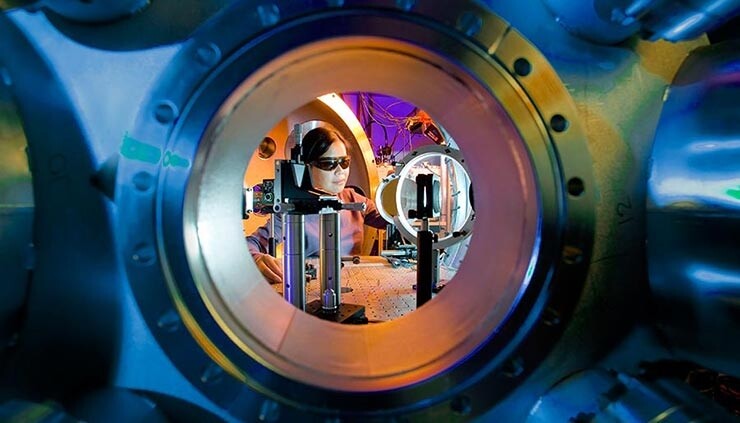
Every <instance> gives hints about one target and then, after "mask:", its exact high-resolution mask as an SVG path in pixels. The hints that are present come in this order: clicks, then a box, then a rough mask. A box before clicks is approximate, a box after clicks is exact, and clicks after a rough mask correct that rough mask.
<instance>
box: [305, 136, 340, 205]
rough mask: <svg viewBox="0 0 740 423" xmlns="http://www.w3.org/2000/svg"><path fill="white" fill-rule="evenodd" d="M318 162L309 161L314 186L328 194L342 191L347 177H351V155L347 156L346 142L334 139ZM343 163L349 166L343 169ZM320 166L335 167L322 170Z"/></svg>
mask: <svg viewBox="0 0 740 423" xmlns="http://www.w3.org/2000/svg"><path fill="white" fill-rule="evenodd" d="M340 159H346V160H340ZM316 162H318V163H316ZM316 162H315V163H309V165H310V166H309V168H310V169H311V182H312V184H313V187H314V188H316V189H318V190H321V191H323V192H326V193H327V194H338V193H340V192H341V191H342V190H343V189H344V186H345V185H346V184H347V178H348V177H349V157H347V148H346V147H345V146H344V144H343V143H342V142H341V141H334V142H333V143H331V145H330V146H329V149H328V150H326V153H324V154H323V155H321V157H319V158H318V160H316ZM342 165H345V166H346V167H347V168H346V169H342ZM318 166H322V167H324V168H328V167H333V169H330V170H322V169H320V168H319V167H318Z"/></svg>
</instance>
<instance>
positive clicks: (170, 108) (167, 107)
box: [154, 100, 179, 123]
mask: <svg viewBox="0 0 740 423" xmlns="http://www.w3.org/2000/svg"><path fill="white" fill-rule="evenodd" d="M178 113H179V112H178V110H177V106H175V103H173V102H171V101H169V100H164V101H160V102H159V104H157V106H156V107H155V108H154V117H155V118H156V119H157V122H159V123H170V122H172V121H173V120H175V119H177V116H178Z"/></svg>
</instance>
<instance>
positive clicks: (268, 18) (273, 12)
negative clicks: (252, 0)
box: [257, 3, 280, 26]
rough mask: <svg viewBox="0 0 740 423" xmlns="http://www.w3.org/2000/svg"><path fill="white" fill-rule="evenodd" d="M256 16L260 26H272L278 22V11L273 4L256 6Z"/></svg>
mask: <svg viewBox="0 0 740 423" xmlns="http://www.w3.org/2000/svg"><path fill="white" fill-rule="evenodd" d="M257 16H259V19H260V23H261V24H262V26H272V25H275V24H276V23H278V22H279V21H280V9H279V8H278V6H277V5H276V4H274V3H270V4H261V5H259V6H257Z"/></svg>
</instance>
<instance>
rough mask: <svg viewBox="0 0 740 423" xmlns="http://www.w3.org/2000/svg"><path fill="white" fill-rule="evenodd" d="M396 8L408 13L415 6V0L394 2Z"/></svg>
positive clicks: (397, 0)
mask: <svg viewBox="0 0 740 423" xmlns="http://www.w3.org/2000/svg"><path fill="white" fill-rule="evenodd" d="M396 6H397V7H398V8H399V9H401V10H405V11H407V12H408V11H409V10H411V9H413V8H414V6H416V0H396Z"/></svg>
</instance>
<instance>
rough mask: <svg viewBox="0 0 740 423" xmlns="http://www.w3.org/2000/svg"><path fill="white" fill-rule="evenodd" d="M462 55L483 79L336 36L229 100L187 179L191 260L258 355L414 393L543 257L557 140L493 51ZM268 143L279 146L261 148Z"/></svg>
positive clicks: (455, 361)
mask: <svg viewBox="0 0 740 423" xmlns="http://www.w3.org/2000/svg"><path fill="white" fill-rule="evenodd" d="M452 53H453V52H450V54H452ZM465 58H466V60H468V61H470V63H468V65H469V67H470V68H471V69H475V70H476V72H477V74H476V75H477V76H473V75H471V73H469V72H468V71H466V70H465V69H463V68H460V67H458V66H456V65H454V64H453V63H452V62H450V60H449V59H447V58H445V57H443V56H440V55H438V54H436V53H434V52H432V51H430V50H426V49H422V48H419V47H416V46H414V45H413V44H408V43H403V42H398V41H393V40H390V39H380V38H354V37H348V38H341V39H331V40H326V41H321V42H316V43H312V44H310V45H306V46H303V47H300V48H295V49H293V50H290V51H288V52H286V53H284V54H282V55H281V56H279V57H278V58H276V59H274V60H272V61H270V62H269V63H266V64H264V65H263V66H262V67H261V68H260V69H258V70H257V71H255V72H254V73H252V74H250V76H249V77H247V78H246V79H245V80H244V81H243V83H242V84H241V85H240V86H239V87H237V89H235V90H233V91H232V92H231V94H230V95H229V97H228V98H227V99H226V101H225V102H223V103H222V104H221V105H220V107H219V111H218V112H217V113H215V114H214V115H213V116H214V117H213V119H212V121H211V122H210V123H209V129H208V130H207V131H206V132H205V136H204V137H203V138H202V139H201V142H200V145H199V149H198V156H197V157H196V158H195V159H194V161H195V162H196V163H198V165H197V168H196V169H195V170H194V172H193V175H191V177H190V179H189V182H188V193H187V195H186V201H185V206H184V210H185V220H186V221H189V222H193V223H194V224H192V225H188V226H186V227H185V240H186V247H187V251H188V265H189V268H190V269H191V271H192V272H193V275H194V282H195V284H196V286H197V289H198V292H199V294H200V298H201V299H202V300H203V301H204V302H205V303H206V305H207V307H208V308H209V311H210V313H211V315H212V316H213V317H214V318H215V319H216V321H217V322H218V324H219V327H220V328H221V329H222V330H223V331H224V333H226V334H227V335H228V336H229V338H230V339H231V340H232V341H233V342H234V344H235V345H237V346H238V347H239V349H240V350H241V351H243V352H244V353H246V354H247V355H248V356H249V357H250V358H251V359H253V360H255V361H256V362H258V363H261V365H264V366H265V367H266V368H268V369H270V371H274V372H276V373H278V374H280V375H283V376H285V377H286V378H287V379H288V380H293V381H299V382H300V383H304V384H308V385H311V386H319V387H324V388H328V389H332V390H338V391H352V392H371V391H372V392H377V391H385V390H390V389H397V388H402V387H408V386H412V385H414V384H416V383H418V382H419V381H424V380H427V379H430V378H432V377H433V376H436V375H439V374H440V372H443V371H445V370H447V369H451V368H453V367H455V366H457V365H459V364H460V363H461V362H463V361H464V360H466V358H467V357H470V356H471V354H473V352H474V351H476V350H477V349H479V347H480V346H481V345H482V343H484V342H485V341H486V340H488V339H490V338H491V335H492V334H493V333H495V331H496V330H497V328H498V327H499V325H501V324H502V323H503V322H504V321H505V319H506V317H507V316H508V315H509V314H510V312H511V310H513V309H514V307H515V306H516V304H517V302H518V300H519V298H520V295H521V293H522V292H523V291H524V290H525V289H526V288H527V286H528V282H529V280H530V278H531V275H532V274H533V268H534V267H535V265H536V264H537V258H538V248H539V244H540V228H541V226H540V221H541V211H542V210H541V207H540V206H541V204H542V203H541V201H540V192H539V191H538V189H537V184H538V182H537V178H538V175H541V174H549V173H548V172H547V171H546V170H543V172H542V173H540V172H535V170H534V164H533V159H532V158H531V157H532V156H531V155H530V154H532V155H533V156H534V157H535V159H534V160H539V161H542V162H543V163H545V164H547V163H548V156H546V155H547V149H546V148H543V146H545V145H546V143H547V139H546V134H545V133H543V132H542V131H541V130H540V129H541V125H540V123H539V122H538V121H537V120H533V119H532V116H533V115H532V113H531V111H532V108H531V104H530V103H528V100H527V99H526V98H523V97H520V96H518V94H517V92H518V91H516V90H515V88H514V87H512V85H511V84H510V80H509V79H507V78H505V77H504V76H503V75H505V73H503V71H501V69H499V68H498V67H497V66H496V65H495V63H492V62H490V61H489V60H488V59H486V58H485V57H479V56H474V55H473V56H468V55H466V56H465ZM377 63H383V66H375V65H374V64H377ZM359 74H362V75H363V78H359V79H358V78H357V75H359ZM418 75H424V79H423V80H422V79H420V78H418ZM284 81H290V82H291V85H290V89H289V90H287V89H285V83H284ZM492 93H497V94H496V95H493V94H492ZM499 96H500V97H502V98H507V99H510V100H509V101H508V102H507V103H506V105H504V104H503V103H501V102H500V101H499ZM452 104H454V105H455V107H450V105H452ZM314 131H317V132H314ZM321 132H323V135H321V134H320V133H321ZM312 133H313V135H312ZM265 137H269V138H272V139H273V140H274V141H275V142H276V148H275V154H274V155H273V156H272V157H271V158H270V159H268V160H261V159H260V158H259V153H258V146H259V144H260V142H261V141H262V140H263V139H264V138H265ZM310 138H314V139H313V140H310ZM335 138H337V139H341V140H342V141H340V142H339V143H335V142H333V140H334V139H335ZM322 139H323V140H324V141H321V140H322ZM296 140H300V145H301V147H300V149H297V150H296V149H294V148H293V147H294V146H295V145H297V144H298V143H297V142H296ZM329 141H332V142H329ZM530 144H531V146H530ZM294 151H295V153H294ZM543 155H544V156H543ZM420 176H421V178H419V177H420ZM278 177H279V178H278ZM417 178H418V179H417ZM277 179H280V182H279V183H278V182H277ZM393 179H395V180H396V182H393ZM393 185H395V187H394V186H393ZM473 185H475V186H474V187H473ZM471 187H472V188H471ZM473 191H475V202H474V203H473V195H472V194H473ZM240 194H241V196H240ZM337 194H340V195H337ZM240 197H241V198H240ZM337 197H340V198H339V199H340V200H341V201H337ZM418 199H420V200H421V201H417V200H418ZM319 201H324V203H321V204H317V203H319ZM358 203H359V204H358ZM419 203H420V204H419ZM373 204H374V208H373V207H372V205H373ZM345 206H346V207H345ZM373 209H374V210H375V211H376V212H375V213H373V217H372V218H368V216H367V215H368V214H370V210H373ZM412 210H413V213H412ZM276 215H283V217H284V221H283V222H281V224H280V225H279V226H278V225H277V224H276V225H275V228H273V230H272V235H273V236H272V238H274V239H275V241H276V244H277V245H276V246H275V251H274V256H273V255H271V254H270V243H269V240H270V238H271V237H270V233H271V232H270V225H269V224H267V223H268V219H270V218H273V217H275V216H276ZM336 215H339V221H340V225H339V227H338V228H337V225H335V224H334V219H335V217H336ZM384 215H385V217H384ZM343 216H355V218H354V219H351V220H350V222H349V223H347V222H346V221H345V220H346V219H345V218H343ZM246 217H248V218H246ZM240 218H241V219H240ZM245 218H246V219H245ZM239 220H241V222H242V225H243V228H242V229H243V230H241V231H240V230H238V229H237V228H236V225H238V224H239V223H237V222H238V221H239ZM275 220H277V219H275ZM317 220H319V221H320V222H324V223H323V225H322V224H321V223H317V222H316V221H317ZM370 221H372V224H368V223H370ZM276 223H277V222H276ZM283 224H284V225H285V226H288V227H290V228H291V229H289V230H288V231H285V230H283ZM350 224H352V225H353V226H349V225H350ZM317 226H318V227H319V228H318V229H317ZM322 226H323V227H324V229H325V231H326V234H327V236H326V237H323V236H321V234H320V233H319V232H320V230H321V229H320V228H321V227H322ZM404 226H407V227H406V229H405V231H406V233H404V232H403V230H401V229H399V228H401V227H404ZM348 227H349V229H352V230H353V231H352V232H350V233H349V234H348V235H346V234H345V232H344V231H346V230H347V229H348ZM389 228H390V229H389ZM235 229H236V230H235ZM422 229H428V232H427V231H426V230H425V231H422ZM301 230H302V231H303V233H301ZM287 232H290V234H292V235H291V236H289V237H286V238H287V239H285V240H284V239H283V238H284V235H285V234H286V233H287ZM422 232H423V233H425V234H426V235H424V237H425V240H424V245H426V246H427V247H425V248H423V249H421V248H419V246H418V245H416V244H417V239H415V238H417V236H418V235H419V234H421V233H422ZM473 232H475V233H474V234H472V233H473ZM255 233H257V234H258V235H259V238H260V239H259V242H252V241H250V240H249V239H248V238H249V237H250V236H251V235H253V234H255ZM471 234H472V236H471ZM345 235H346V236H345ZM415 235H417V236H415ZM427 235H428V236H427ZM311 238H313V239H311ZM322 240H323V241H322ZM286 241H287V242H286ZM337 241H339V242H337ZM300 244H302V248H300V247H301V245H300ZM281 245H282V251H281V247H280V246H281ZM322 245H323V247H324V248H323V249H324V251H326V252H331V254H328V255H325V258H326V257H327V256H328V257H330V259H329V258H327V259H326V260H325V261H324V262H322V259H321V258H317V257H312V256H316V255H320V254H319V252H320V250H321V249H322ZM430 245H431V246H430ZM289 246H290V248H289ZM300 251H303V252H304V253H305V256H301V254H300ZM422 251H423V252H424V254H422ZM250 253H251V254H250ZM281 254H282V257H286V256H289V259H290V262H291V263H292V264H291V266H289V267H288V268H286V266H285V265H284V263H283V262H284V260H282V259H281V258H280V257H281ZM435 255H436V257H435ZM281 263H283V265H282V266H281ZM420 263H426V264H420ZM429 263H431V264H429ZM306 264H308V266H306ZM435 264H436V265H438V268H436V269H435V268H434V265H435ZM342 265H344V266H343V267H342ZM311 266H313V269H312V268H311ZM306 267H308V268H306ZM267 270H270V271H271V272H272V273H269V272H268V271H267ZM314 270H315V272H316V279H313V274H312V272H313V271H314ZM422 271H423V272H425V274H422V275H421V276H420V274H421V273H422ZM306 274H308V275H309V276H308V281H307V280H306ZM437 275H439V277H438V280H436V289H437V291H438V292H434V288H435V285H434V283H435V282H434V281H435V279H434V278H436V277H437ZM417 277H418V279H417ZM271 278H272V279H271ZM363 279H364V280H363ZM285 280H288V281H289V282H290V283H289V286H286V285H285V284H284V283H283V282H284V281H285ZM270 281H272V282H276V283H274V284H269V283H268V282H270ZM322 281H323V282H322ZM420 281H424V282H425V283H424V284H423V286H422V287H421V288H422V289H419V288H420V286H421V284H420V283H419V282H420ZM430 281H431V284H432V285H431V287H430V283H429V282H430ZM415 284H416V285H417V287H416V289H414V285H415ZM442 286H444V288H442V289H441V291H440V290H439V288H440V287H442ZM286 288H287V289H286ZM306 288H307V289H306ZM363 290H364V291H363ZM278 292H282V294H278ZM421 292H424V293H426V298H422V300H421V302H419V299H418V298H417V297H418V296H419V294H420V293H421ZM286 296H287V298H286ZM344 304H347V305H348V307H346V308H345V309H342V310H341V311H340V312H338V311H336V308H337V307H340V306H342V305H344ZM419 304H422V305H421V306H419ZM355 307H359V308H355ZM322 310H324V311H325V312H323V313H322ZM339 315H341V316H343V317H340V318H336V316H339ZM317 317H322V318H317ZM364 319H366V321H365V320H364ZM345 321H346V323H353V324H338V323H337V322H345ZM371 322H372V323H371ZM374 322H378V323H375V324H373V323H374ZM242 358H243V357H240V356H238V355H232V356H230V359H231V360H234V362H235V363H241V360H242ZM244 363H245V364H243V365H244V366H250V365H251V364H250V363H251V362H249V361H248V360H246V361H244ZM235 365H236V366H240V364H235ZM240 369H242V370H241V371H243V372H244V373H245V374H246V373H249V372H250V371H252V370H250V369H251V368H250V369H247V368H240ZM255 371H256V370H255ZM264 383H265V384H267V385H269V386H267V388H266V389H277V388H275V387H274V386H272V385H270V383H271V382H270V381H267V382H264Z"/></svg>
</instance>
